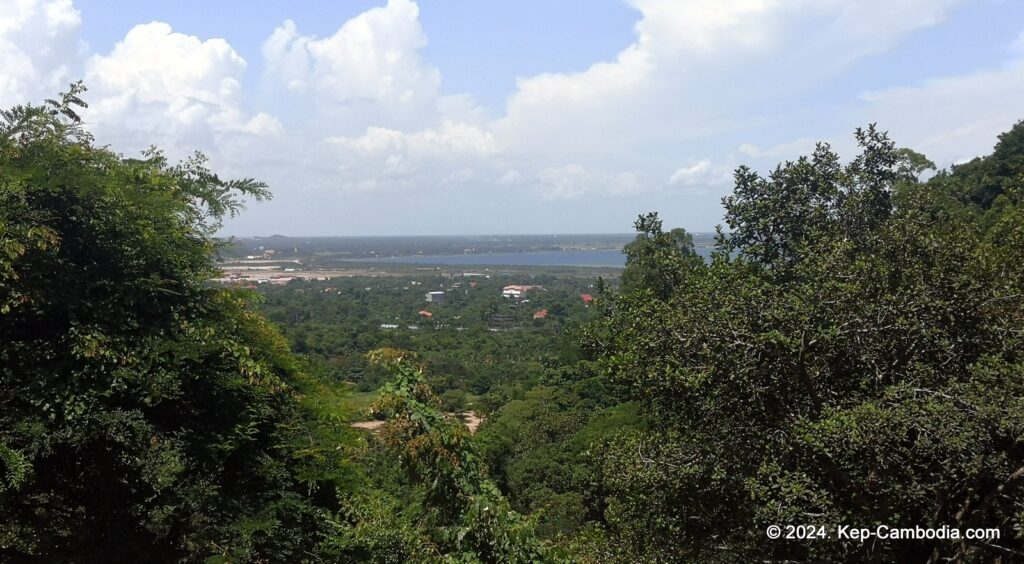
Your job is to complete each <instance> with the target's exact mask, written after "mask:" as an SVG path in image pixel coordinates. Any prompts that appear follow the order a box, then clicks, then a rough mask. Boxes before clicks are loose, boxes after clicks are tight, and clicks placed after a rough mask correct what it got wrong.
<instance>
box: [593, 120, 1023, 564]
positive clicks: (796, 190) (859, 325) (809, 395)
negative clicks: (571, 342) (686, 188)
mask: <svg viewBox="0 0 1024 564" xmlns="http://www.w3.org/2000/svg"><path fill="white" fill-rule="evenodd" d="M857 140H858V142H859V144H860V147H861V153H860V155H858V156H857V157H856V158H855V159H854V160H853V161H852V162H850V163H849V164H846V165H843V164H842V163H840V160H839V158H838V156H837V155H835V154H834V153H832V152H831V150H830V149H829V148H828V147H827V146H825V145H819V146H818V148H817V149H816V150H815V152H814V154H813V155H812V156H811V157H808V158H801V159H798V160H797V161H794V162H789V163H784V164H783V165H780V166H779V167H778V168H777V169H776V170H775V171H774V172H773V173H772V174H771V175H770V176H769V177H768V178H762V177H760V176H759V175H757V174H756V173H754V172H752V171H750V170H749V169H746V168H741V169H740V170H738V171H737V173H736V179H737V181H736V190H735V192H734V193H733V194H732V195H731V196H729V197H728V198H726V199H725V207H726V221H727V223H728V224H729V226H730V227H731V229H732V231H731V232H730V233H729V234H727V235H724V234H723V237H722V240H721V242H720V247H721V249H720V250H724V251H727V252H719V253H718V254H717V255H716V257H715V259H714V260H713V261H712V262H710V263H709V264H707V265H703V266H690V267H688V268H686V269H680V270H679V271H678V273H677V275H678V276H680V277H681V281H680V283H677V284H676V285H675V287H674V290H673V292H672V294H671V296H670V297H669V299H667V300H664V299H654V296H651V295H644V294H643V293H639V294H636V293H634V294H625V295H622V296H619V297H617V298H615V300H614V303H612V304H611V305H610V306H609V307H608V308H607V309H606V314H605V316H604V317H603V319H602V320H601V321H599V322H598V323H597V324H595V325H594V326H592V327H590V328H589V329H588V330H587V331H586V333H585V344H586V345H587V347H586V348H587V350H588V351H589V352H590V353H591V354H594V355H596V356H597V357H598V359H599V362H600V365H601V366H603V369H604V370H605V371H606V372H607V374H608V375H609V377H610V378H612V380H613V381H615V382H618V383H620V384H621V385H624V386H627V387H628V389H629V390H630V394H631V395H632V397H634V398H636V399H637V400H638V401H641V402H643V404H644V405H645V409H646V410H647V411H648V412H649V413H650V416H651V420H652V426H651V428H650V429H640V430H636V431H634V432H632V433H631V434H629V435H627V436H624V437H622V438H621V439H620V440H617V441H614V442H612V443H609V444H608V445H607V448H605V449H604V451H603V452H602V453H601V455H600V460H601V461H602V465H603V468H602V472H601V475H602V481H603V483H604V487H605V488H606V490H607V492H608V507H607V510H606V511H605V517H606V520H607V523H608V527H607V532H608V537H606V538H604V540H602V541H599V542H598V544H597V545H596V546H597V548H596V549H595V553H597V554H604V555H606V557H609V558H610V557H614V558H623V559H641V560H643V559H649V560H658V561H669V560H680V559H682V560H700V561H720V562H734V561H748V560H751V559H753V558H755V557H756V558H762V559H763V558H768V559H775V560H807V559H825V560H841V561H924V560H929V559H930V560H932V561H935V560H937V559H943V558H948V559H953V560H960V561H991V560H993V559H995V558H1009V559H1015V558H1018V557H1019V556H1020V555H1021V554H1024V542H1022V539H1021V533H1020V531H1021V530H1022V526H1024V522H1022V519H1024V506H1022V505H1021V503H1020V501H1019V500H1020V499H1021V493H1022V485H1024V484H1022V477H1024V451H1022V450H1021V449H1020V444H1021V441H1022V433H1024V415H1022V414H1024V410H1022V409H1021V408H1022V407H1024V383H1022V381H1021V379H1020V378H1019V377H1016V376H1014V375H1016V374H1019V373H1020V372H1021V370H1022V369H1024V365H1022V363H1021V359H1022V358H1024V356H1022V353H1024V341H1022V336H1024V310H1022V309H1021V303H1024V302H1021V300H1020V299H1019V296H1021V295H1022V294H1024V284H1022V282H1024V277H1022V276H1021V274H1020V273H1021V272H1022V268H1024V267H1022V265H1021V263H1022V262H1024V261H1020V248H1022V247H1020V246H1019V245H1020V244H1021V242H1022V240H1024V239H1022V236H1024V221H1021V218H1022V216H1021V212H1020V208H1019V207H1016V206H1013V205H1011V206H1010V207H1008V208H1007V209H1006V210H1004V211H1003V212H1001V213H1000V215H999V216H998V217H996V218H994V219H993V225H994V226H995V227H992V228H985V227H984V226H983V225H982V223H981V220H980V216H979V215H978V214H977V213H975V212H974V211H973V210H972V209H971V208H970V206H971V205H972V204H967V205H965V204H964V203H960V204H958V203H957V199H956V198H957V195H958V194H960V193H961V192H958V191H957V190H956V189H955V188H956V186H949V188H950V189H948V190H943V189H936V185H935V184H933V183H932V182H929V183H928V184H920V183H917V182H915V181H913V180H912V179H910V178H908V176H907V174H905V173H904V172H901V168H900V167H901V166H902V164H901V163H903V162H905V160H904V159H902V158H901V155H900V153H899V152H898V151H897V150H896V148H895V145H894V144H893V143H892V142H891V141H890V140H889V139H888V138H887V136H886V135H885V134H884V133H882V132H880V131H879V130H877V129H875V128H874V127H869V128H867V129H864V130H858V131H857ZM1001 155H1002V157H1001V158H1003V159H1004V160H1006V161H1011V160H1012V157H1011V156H1010V155H1009V154H1007V153H1006V152H1005V151H1003V152H1002V153H1001ZM954 176H955V174H954ZM990 181H991V182H992V183H993V185H997V184H998V185H1000V186H1006V187H1007V190H1008V191H1012V190H1013V188H1012V187H1013V186H1016V185H1017V184H1016V183H1017V182H1019V177H1016V178H1014V177H1010V178H1002V179H996V178H991V179H990ZM944 182H954V183H955V182H956V180H955V178H953V177H949V178H947V179H946V180H944ZM897 192H899V193H898V197H897ZM972 193H973V189H972ZM666 264H671V263H670V262H666ZM858 523H861V524H868V525H872V524H885V525H889V526H892V527H914V526H922V527H940V526H943V525H946V526H950V527H956V528H964V527H980V526H988V527H998V528H999V529H1000V530H1001V532H1002V538H1001V540H1000V541H999V542H995V543H993V542H988V541H964V542H957V543H949V542H945V541H935V540H932V541H928V540H920V541H913V540H910V541H908V540H903V541H889V542H885V541H873V542H870V543H845V542H841V541H839V540H837V539H836V538H835V535H834V534H833V535H832V537H831V538H830V539H817V540H806V541H787V540H779V541H772V540H769V539H768V538H767V537H766V536H765V535H764V532H763V531H764V529H765V527H766V526H768V525H771V524H776V525H786V524H794V525H796V524H821V525H825V526H827V527H829V528H832V527H835V526H836V525H840V524H848V525H855V524H858Z"/></svg>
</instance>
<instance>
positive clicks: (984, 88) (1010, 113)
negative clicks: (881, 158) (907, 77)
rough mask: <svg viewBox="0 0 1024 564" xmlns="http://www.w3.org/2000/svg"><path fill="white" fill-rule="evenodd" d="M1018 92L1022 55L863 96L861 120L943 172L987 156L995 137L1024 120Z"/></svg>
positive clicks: (1023, 76)
mask: <svg viewBox="0 0 1024 564" xmlns="http://www.w3.org/2000/svg"><path fill="white" fill-rule="evenodd" d="M1021 92H1024V56H1022V57H1019V58H1017V59H1014V60H1012V61H1009V62H1007V63H1006V64H1004V65H1003V66H1002V67H999V68H994V69H989V70H984V71H979V72H974V73H969V74H965V75H961V76H949V77H943V78H936V79H932V80H928V81H925V82H923V83H921V84H919V85H916V86H907V87H899V88H891V89H886V90H878V91H870V92H865V93H863V94H862V96H861V98H862V99H863V100H864V102H866V104H867V106H866V108H865V109H864V110H863V111H862V115H864V116H865V117H864V119H865V121H868V120H870V121H878V122H879V123H880V124H883V127H884V128H885V129H887V130H889V132H890V136H891V137H892V138H893V139H894V140H896V141H897V143H899V144H900V145H905V146H909V147H913V148H914V149H915V150H918V151H921V152H923V153H924V154H926V155H928V156H929V158H931V159H932V160H934V161H935V162H936V164H938V165H939V166H943V167H944V166H948V165H950V164H954V163H959V162H963V161H966V160H969V159H971V158H974V157H976V156H979V155H982V154H985V153H987V152H989V151H990V150H991V149H992V146H993V145H994V144H995V141H996V136H997V135H998V134H999V133H1001V132H1003V131H1006V130H1007V129H1009V128H1010V126H1011V125H1013V124H1014V123H1015V122H1017V121H1018V120H1020V119H1024V96H1022V95H1021Z"/></svg>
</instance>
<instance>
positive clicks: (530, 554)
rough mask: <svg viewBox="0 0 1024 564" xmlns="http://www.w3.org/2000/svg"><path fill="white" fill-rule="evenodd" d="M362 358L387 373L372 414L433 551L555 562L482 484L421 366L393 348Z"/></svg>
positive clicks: (461, 431) (479, 466) (458, 428)
mask: <svg viewBox="0 0 1024 564" xmlns="http://www.w3.org/2000/svg"><path fill="white" fill-rule="evenodd" d="M369 357H370V358H371V360H372V361H373V362H375V363H379V364H382V365H384V366H386V367H387V368H388V369H389V371H390V372H391V374H392V380H391V381H389V382H388V383H387V384H385V385H384V386H383V387H382V388H381V397H380V401H379V402H378V403H377V404H376V406H375V409H376V410H379V411H381V412H382V413H384V414H385V415H386V416H387V417H388V421H389V423H388V425H387V426H386V427H385V428H384V430H383V431H382V437H383V440H384V443H385V444H386V445H388V446H390V447H392V448H394V449H396V450H397V452H398V455H399V457H400V460H401V463H402V467H403V468H404V470H405V471H406V473H407V474H408V476H409V478H410V480H411V481H412V482H413V483H414V484H417V485H419V486H420V487H422V488H423V506H424V509H425V510H426V514H425V522H424V523H423V526H424V527H425V528H426V529H427V530H428V531H430V532H431V533H430V536H431V539H432V540H433V542H434V544H435V547H436V550H437V551H438V552H440V554H442V555H444V556H445V557H446V559H447V560H448V561H453V562H480V561H482V562H538V561H556V560H558V557H557V555H555V554H554V553H553V552H552V551H551V550H550V549H549V548H548V547H546V546H545V545H544V544H543V543H541V542H540V541H539V540H538V539H537V537H536V534H535V532H534V527H535V522H534V521H533V520H531V519H528V518H524V517H523V516H522V515H520V514H518V513H516V512H515V511H513V510H512V509H511V508H510V507H509V504H508V501H507V500H506V499H505V497H504V496H503V495H502V494H501V492H500V491H499V490H498V487H497V486H496V485H495V484H494V482H492V481H490V480H489V479H487V477H486V468H485V466H484V464H483V462H482V460H481V459H480V456H479V455H478V454H477V452H476V449H475V448H474V447H473V445H472V443H471V442H470V441H469V435H468V431H467V430H466V428H465V426H464V425H463V424H462V423H461V422H460V421H457V420H454V419H452V418H449V417H446V416H445V415H444V414H443V413H442V412H441V410H440V400H439V399H438V398H437V397H436V396H435V395H434V394H433V392H432V391H431V389H430V386H429V385H428V384H427V382H426V377H425V374H424V372H423V369H422V367H417V366H416V365H415V364H414V359H412V358H410V355H408V354H407V353H404V352H402V351H398V350H394V349H378V350H376V351H373V352H371V353H370V355H369Z"/></svg>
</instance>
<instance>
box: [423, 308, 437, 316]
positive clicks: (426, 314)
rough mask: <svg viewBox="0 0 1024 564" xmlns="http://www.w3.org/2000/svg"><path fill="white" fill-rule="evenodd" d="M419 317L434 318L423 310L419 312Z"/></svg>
mask: <svg viewBox="0 0 1024 564" xmlns="http://www.w3.org/2000/svg"><path fill="white" fill-rule="evenodd" d="M420 316H421V317H434V314H433V313H430V312H429V311H427V310H425V309H421V310H420Z"/></svg>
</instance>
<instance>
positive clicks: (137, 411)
mask: <svg viewBox="0 0 1024 564" xmlns="http://www.w3.org/2000/svg"><path fill="white" fill-rule="evenodd" d="M83 90H84V88H83V87H82V86H81V85H80V84H75V85H72V87H71V88H70V89H69V91H68V92H66V93H64V94H63V95H62V96H61V97H60V98H59V99H58V100H49V101H47V102H46V103H45V104H44V105H42V106H32V105H28V106H18V107H15V108H13V109H11V110H8V111H4V112H2V113H0V514H2V515H3V519H2V520H0V559H4V560H7V559H13V560H23V559H29V558H32V559H37V560H50V561H100V560H104V561H118V560H127V559H133V560H144V561H168V560H179V559H188V560H195V559H201V558H206V557H212V556H218V555H219V556H222V557H224V558H229V559H243V560H249V559H256V558H260V557H262V558H275V559H290V558H293V557H296V556H297V555H298V554H300V553H302V552H303V551H304V550H308V549H310V548H311V547H313V546H315V545H316V543H317V542H319V539H320V535H321V533H322V531H321V525H319V524H318V521H319V520H320V519H319V518H318V516H319V515H321V514H322V509H321V508H318V507H317V506H316V505H315V504H313V503H311V502H310V501H309V499H308V498H307V497H306V494H307V493H308V492H309V491H310V490H309V489H308V488H309V487H311V486H312V485H311V486H307V485H304V484H300V483H299V481H298V480H297V479H295V477H294V473H295V472H296V471H297V470H298V466H299V465H301V464H302V462H301V460H300V458H301V457H293V456H292V455H291V452H292V451H291V449H290V447H289V445H290V444H291V443H292V442H293V441H294V440H295V437H294V435H293V433H294V432H295V431H297V430H299V429H301V428H302V426H303V424H304V423H303V420H302V417H301V410H300V408H299V405H298V403H296V401H295V400H294V397H293V396H292V394H291V392H290V391H289V390H290V385H291V383H292V382H293V380H294V379H295V378H296V377H297V376H298V374H299V370H298V365H297V363H296V361H295V359H294V358H293V357H292V356H291V355H290V353H289V351H288V347H287V344H286V342H285V341H284V340H283V339H282V338H281V337H280V335H279V334H278V333H277V332H276V330H274V329H273V328H272V327H271V326H269V325H268V324H267V323H266V322H265V321H264V320H263V319H262V318H261V317H259V316H258V315H256V314H254V313H253V312H252V311H251V310H250V308H249V305H248V299H247V298H246V296H245V295H244V294H238V293H235V292H231V291H227V290H223V289H219V288H215V287H211V286H210V285H209V284H208V280H209V278H210V276H211V274H212V273H213V272H215V270H214V265H213V257H214V253H215V251H216V249H217V245H218V244H217V242H216V241H215V240H214V239H212V237H211V235H212V233H213V232H214V231H215V229H216V228H217V226H218V225H219V224H220V221H221V219H222V218H223V217H225V216H228V215H231V214H234V213H236V212H237V210H238V209H239V208H240V206H241V203H242V199H243V198H246V197H249V198H255V199H257V200H258V199H263V198H265V197H267V196H268V192H267V190H266V187H265V186H264V185H263V184H261V183H259V182H255V181H253V180H249V179H245V180H223V179H221V178H219V177H218V176H217V175H216V174H214V173H213V172H211V171H210V170H208V169H207V168H206V166H205V160H204V159H203V157H202V156H201V155H197V156H195V157H193V158H190V159H188V160H186V161H184V162H183V163H181V164H177V165H172V164H170V163H168V161H167V160H166V158H165V157H164V156H163V155H162V154H161V153H159V152H158V151H156V150H150V151H148V152H146V153H145V155H144V156H143V158H141V159H129V158H123V157H121V156H119V155H117V154H114V153H113V152H111V151H109V150H107V149H105V148H102V147H96V146H95V145H94V144H93V140H92V138H91V137H90V136H89V135H88V133H86V132H85V131H84V130H83V129H82V125H81V122H80V120H79V118H78V115H77V109H78V108H79V107H82V106H84V103H83V102H82V100H81V98H80V95H81V94H82V92H83Z"/></svg>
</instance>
